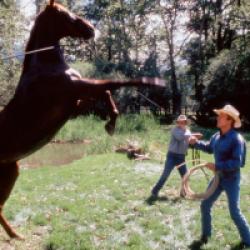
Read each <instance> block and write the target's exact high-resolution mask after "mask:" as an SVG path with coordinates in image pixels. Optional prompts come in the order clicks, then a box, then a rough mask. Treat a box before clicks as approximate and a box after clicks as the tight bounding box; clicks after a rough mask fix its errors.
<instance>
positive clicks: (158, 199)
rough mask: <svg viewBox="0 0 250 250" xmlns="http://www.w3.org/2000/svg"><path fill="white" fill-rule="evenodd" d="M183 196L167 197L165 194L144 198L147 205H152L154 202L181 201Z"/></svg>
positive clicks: (173, 202)
mask: <svg viewBox="0 0 250 250" xmlns="http://www.w3.org/2000/svg"><path fill="white" fill-rule="evenodd" d="M182 199H183V198H182V197H167V196H157V197H155V196H149V197H148V198H147V199H146V200H145V203H146V204H148V205H149V206H152V205H154V204H155V203H156V202H169V203H172V204H175V203H178V202H181V200H182Z"/></svg>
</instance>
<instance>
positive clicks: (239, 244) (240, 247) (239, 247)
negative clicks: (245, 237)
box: [230, 242, 250, 250]
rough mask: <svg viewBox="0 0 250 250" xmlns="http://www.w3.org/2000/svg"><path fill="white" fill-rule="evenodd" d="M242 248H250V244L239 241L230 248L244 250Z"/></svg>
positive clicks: (231, 249)
mask: <svg viewBox="0 0 250 250" xmlns="http://www.w3.org/2000/svg"><path fill="white" fill-rule="evenodd" d="M242 249H250V246H248V247H247V246H245V244H243V243H242V242H240V243H238V244H236V245H234V246H232V247H231V248H230V250H242Z"/></svg>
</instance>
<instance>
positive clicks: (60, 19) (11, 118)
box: [0, 0, 165, 238]
mask: <svg viewBox="0 0 250 250" xmlns="http://www.w3.org/2000/svg"><path fill="white" fill-rule="evenodd" d="M94 34H95V30H94V27H93V26H92V25H91V24H90V23H89V22H87V21H86V20H84V19H82V18H80V17H78V16H76V15H74V14H72V13H70V12H69V11H68V10H67V9H65V8H64V7H63V6H61V5H59V4H55V3H54V1H53V0H50V3H49V4H48V6H47V7H46V8H45V10H44V11H42V12H41V13H40V14H39V15H38V17H37V19H36V22H35V24H34V27H33V29H32V32H31V35H30V39H29V42H28V45H27V48H26V51H30V50H36V49H40V48H44V47H47V46H54V49H52V50H48V51H43V52H40V53H35V54H32V55H26V56H25V60H24V65H23V72H22V75H21V78H20V82H19V84H18V87H17V89H16V92H15V95H14V97H13V99H12V100H11V101H10V103H9V104H8V105H7V106H6V108H5V109H4V110H3V111H2V112H1V113H0V224H1V225H2V226H3V228H4V229H5V231H6V232H7V234H8V235H9V236H10V237H11V238H21V236H19V235H18V234H17V233H16V232H15V230H14V229H13V228H12V227H11V226H10V224H9V223H8V222H7V220H6V219H5V218H4V216H3V215H2V209H3V206H4V203H5V202H6V200H7V199H8V197H9V195H10V193H11V190H12V189H13V186H14V184H15V182H16V179H17V177H18V164H17V161H18V160H20V159H22V158H23V157H25V156H27V155H29V154H31V153H33V152H34V151H36V150H38V149H39V148H41V147H42V146H44V145H45V144H46V143H48V142H49V141H50V140H51V138H52V137H53V136H54V135H55V134H56V132H57V131H58V130H59V129H60V128H61V127H62V126H63V125H64V124H65V122H66V121H67V120H68V119H69V118H70V117H71V115H72V114H73V113H74V111H75V109H76V108H77V105H78V104H79V100H81V101H80V102H81V106H84V107H85V110H87V109H88V105H89V104H90V103H93V100H97V99H98V100H99V99H100V100H103V101H104V102H106V104H108V105H107V107H108V112H109V116H110V121H109V122H108V123H107V125H106V130H107V131H108V132H109V133H113V130H114V128H115V119H116V117H117V115H118V111H117V109H116V107H115V104H114V101H113V99H112V96H111V94H110V92H109V90H112V89H116V88H119V87H122V86H138V85H148V86H152V85H155V86H160V87H163V86H164V85H165V83H164V81H162V80H159V79H150V78H142V79H139V80H130V81H115V80H95V79H84V78H81V76H80V74H79V73H78V72H76V71H75V70H73V69H71V68H70V67H69V66H68V65H67V64H66V62H65V60H64V57H63V53H62V51H61V50H60V46H59V41H60V39H61V38H63V37H67V36H69V37H73V38H83V39H85V40H87V39H90V38H92V37H94Z"/></svg>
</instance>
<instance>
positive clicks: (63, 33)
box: [44, 0, 95, 40]
mask: <svg viewBox="0 0 250 250" xmlns="http://www.w3.org/2000/svg"><path fill="white" fill-rule="evenodd" d="M44 13H45V14H47V15H48V16H47V17H48V18H49V19H50V25H51V26H54V28H55V29H54V32H55V35H56V36H57V38H58V39H61V38H63V37H67V36H69V37H74V38H83V39H85V40H87V39H90V38H93V37H94V36H95V29H94V27H93V26H92V25H91V24H90V23H89V22H88V21H86V20H84V19H83V18H81V17H79V16H77V15H75V14H73V13H71V12H70V11H69V10H67V9H66V8H65V7H63V6H62V5H60V4H58V3H55V2H54V0H50V3H49V4H48V5H47V7H46V9H45V11H44Z"/></svg>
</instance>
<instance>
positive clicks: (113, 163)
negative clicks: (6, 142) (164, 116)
mask: <svg viewBox="0 0 250 250" xmlns="http://www.w3.org/2000/svg"><path fill="white" fill-rule="evenodd" d="M122 119H127V118H125V117H124V118H122ZM130 119H131V118H130ZM135 119H136V117H135ZM140 119H143V118H140ZM82 122H83V123H84V126H83V127H82V126H80V125H79V124H81V123H80V121H79V120H76V121H71V122H70V123H69V124H67V125H66V126H76V127H77V126H79V129H81V130H82V129H83V128H85V130H84V131H83V132H81V133H82V136H83V137H82V138H83V139H84V138H85V139H93V138H94V140H96V142H94V143H93V145H92V146H91V147H93V149H91V150H90V152H89V154H88V155H87V156H86V157H84V158H83V159H81V160H78V161H75V162H73V163H72V164H69V165H67V166H64V167H59V168H52V167H49V166H48V167H43V168H39V169H33V170H31V169H30V170H22V171H21V175H20V178H19V180H18V182H17V185H16V186H15V190H14V191H13V193H12V195H11V197H10V199H9V200H8V202H7V203H6V207H5V210H4V213H5V215H6V216H7V218H8V219H9V220H10V221H11V222H12V223H13V224H14V225H15V227H16V228H17V230H18V231H19V232H20V233H22V234H24V235H25V236H26V241H24V242H17V241H12V242H6V241H5V239H7V236H6V235H5V234H4V232H3V231H2V229H0V249H12V248H13V249H18V250H27V249H31V250H40V249H46V250H55V249H56V250H59V249H60V250H71V249H73V250H83V249H98V250H99V249H105V250H106V249H117V250H118V249H119V250H120V249H136V250H137V249H141V250H144V249H145V250H147V249H169V250H172V249H188V245H189V244H190V243H191V242H192V241H193V240H194V239H197V238H198V237H199V235H200V211H199V202H198V201H190V200H183V199H180V198H179V197H178V192H179V187H180V178H179V176H178V173H177V171H174V172H173V175H171V178H170V179H169V182H168V183H167V185H166V186H165V187H164V188H163V190H162V192H161V195H162V196H163V197H165V198H164V199H162V200H161V201H158V202H157V203H156V204H155V205H154V206H148V205H147V204H146V203H145V199H146V198H147V197H148V195H149V194H150V190H151V188H152V186H153V185H154V184H155V182H156V181H157V179H158V178H159V175H160V173H161V171H162V168H163V164H162V163H160V161H159V159H158V160H156V159H157V158H156V156H157V154H156V153H155V154H153V152H155V151H156V150H160V151H162V152H165V151H166V149H165V148H166V145H167V143H168V141H169V133H168V132H169V129H170V128H171V127H168V126H163V127H160V126H159V124H158V123H157V122H154V121H152V120H151V121H149V120H148V119H146V118H145V122H146V123H147V125H145V126H144V125H143V126H141V125H140V126H139V129H138V127H136V128H135V127H133V128H132V129H131V131H130V132H126V129H124V128H122V127H123V126H126V125H129V122H125V121H123V122H122V123H121V124H120V125H119V126H120V127H119V126H118V128H120V131H119V130H118V131H119V132H118V133H117V134H116V135H115V136H114V137H113V138H109V137H107V138H105V136H106V135H104V130H103V122H93V118H91V119H90V120H88V119H86V120H84V121H82ZM85 122H86V123H89V125H90V126H92V127H90V128H86V123H85ZM78 123H79V124H78ZM149 124H151V125H150V126H149ZM129 126H130V127H129V128H131V126H134V124H132V125H129ZM64 129H65V128H64ZM137 129H138V130H137ZM73 130H74V129H72V131H73ZM127 130H129V129H127ZM196 130H199V131H200V130H201V128H196ZM64 131H65V132H63V130H62V131H61V132H60V133H61V134H59V135H58V136H59V137H60V136H61V138H63V139H65V138H66V139H68V138H70V137H71V134H67V133H69V132H67V131H69V129H67V130H64ZM99 133H100V134H99ZM127 139H134V140H137V141H138V142H139V143H140V144H145V145H146V147H148V149H149V151H150V152H151V154H153V156H155V158H154V160H152V161H150V162H142V163H139V162H134V161H130V160H128V159H127V157H126V156H125V155H122V154H115V153H113V152H112V147H113V146H114V145H116V144H119V143H120V142H121V141H122V142H126V140H127ZM106 140H111V142H108V143H107V142H105V141H106ZM120 140H121V141H120ZM98 144H101V145H100V149H98V150H97V149H95V147H97V145H98ZM103 145H109V148H108V149H103V148H102V147H103ZM95 152H98V153H100V154H95ZM164 157H165V156H164ZM188 157H189V158H190V155H189V156H188ZM163 159H164V158H163ZM202 159H206V160H209V161H211V160H212V156H210V155H205V154H202ZM249 169H250V164H249V162H248V163H247V166H246V167H245V168H244V169H243V175H242V176H243V180H242V186H241V187H242V189H241V194H242V199H241V207H242V211H243V212H244V214H245V216H246V218H247V219H248V221H250V214H249V206H250V191H249V181H248V180H249V178H250V171H249ZM197 178H200V179H196V181H195V180H194V181H193V186H192V187H193V188H194V189H195V190H202V189H203V188H204V187H205V186H206V184H207V183H206V179H205V178H204V177H203V176H202V175H200V176H197ZM213 225H214V233H213V237H212V239H211V241H210V242H209V244H207V245H206V247H205V248H204V249H218V250H221V249H230V247H231V246H234V245H235V244H236V243H238V242H239V240H240V239H239V235H238V233H237V230H236V228H235V226H234V224H233V222H232V221H231V219H230V217H229V213H228V207H227V202H226V197H225V196H224V195H222V196H221V197H220V199H219V200H218V202H217V203H216V204H215V206H214V213H213ZM1 247H3V248H1ZM11 247H12V248H11Z"/></svg>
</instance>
